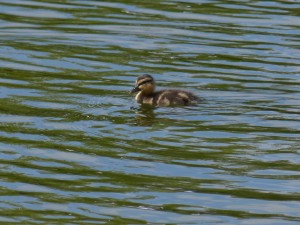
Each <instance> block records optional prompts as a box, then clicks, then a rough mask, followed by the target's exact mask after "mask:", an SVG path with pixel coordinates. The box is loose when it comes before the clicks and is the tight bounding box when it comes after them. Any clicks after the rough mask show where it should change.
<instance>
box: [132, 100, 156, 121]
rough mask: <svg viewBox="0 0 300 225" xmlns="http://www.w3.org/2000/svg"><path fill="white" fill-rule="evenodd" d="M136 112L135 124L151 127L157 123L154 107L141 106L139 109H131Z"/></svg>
mask: <svg viewBox="0 0 300 225" xmlns="http://www.w3.org/2000/svg"><path fill="white" fill-rule="evenodd" d="M131 109H133V110H135V113H136V116H135V122H136V124H137V125H139V126H151V125H153V123H154V122H155V113H154V110H155V107H154V106H152V105H145V104H142V105H139V106H138V107H131Z"/></svg>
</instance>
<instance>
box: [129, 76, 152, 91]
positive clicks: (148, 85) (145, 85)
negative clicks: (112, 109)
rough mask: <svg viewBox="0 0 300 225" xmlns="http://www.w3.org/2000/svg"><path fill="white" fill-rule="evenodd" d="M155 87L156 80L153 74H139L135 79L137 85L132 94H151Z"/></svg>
mask: <svg viewBox="0 0 300 225" xmlns="http://www.w3.org/2000/svg"><path fill="white" fill-rule="evenodd" d="M154 89H155V82H154V79H153V77H152V76H150V75H148V74H145V75H142V76H139V77H138V78H137V79H136V81H135V87H134V88H133V89H132V90H131V91H130V94H133V93H136V92H141V94H142V95H145V96H147V95H151V94H152V93H153V92H154Z"/></svg>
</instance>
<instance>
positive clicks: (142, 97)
mask: <svg viewBox="0 0 300 225" xmlns="http://www.w3.org/2000/svg"><path fill="white" fill-rule="evenodd" d="M153 95H154V93H144V92H142V91H141V92H139V93H138V94H137V95H136V96H135V100H136V101H137V103H148V104H152V103H153Z"/></svg>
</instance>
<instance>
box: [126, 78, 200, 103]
mask: <svg viewBox="0 0 300 225" xmlns="http://www.w3.org/2000/svg"><path fill="white" fill-rule="evenodd" d="M154 90H155V81H154V79H153V77H152V76H150V75H142V76H139V77H138V78H137V79H136V82H135V87H134V88H133V89H132V91H131V92H130V93H136V92H138V93H137V95H136V96H135V100H136V101H137V102H138V103H143V104H150V105H158V106H172V105H193V104H196V103H197V102H198V101H199V98H198V97H197V96H195V95H194V94H192V93H190V92H188V91H183V90H162V91H157V92H155V91H154Z"/></svg>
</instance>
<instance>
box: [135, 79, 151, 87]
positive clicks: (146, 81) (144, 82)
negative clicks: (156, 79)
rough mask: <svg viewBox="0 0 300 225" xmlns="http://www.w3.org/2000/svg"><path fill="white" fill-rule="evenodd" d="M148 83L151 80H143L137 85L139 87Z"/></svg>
mask: <svg viewBox="0 0 300 225" xmlns="http://www.w3.org/2000/svg"><path fill="white" fill-rule="evenodd" d="M149 82H151V80H145V81H143V82H141V83H139V84H138V87H139V86H141V85H143V84H146V83H149Z"/></svg>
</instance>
